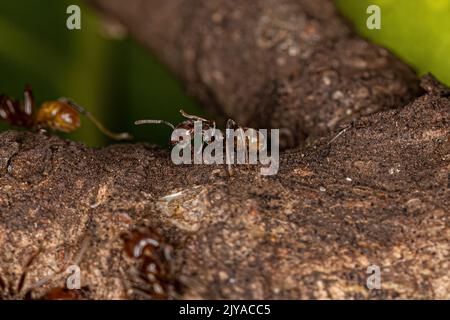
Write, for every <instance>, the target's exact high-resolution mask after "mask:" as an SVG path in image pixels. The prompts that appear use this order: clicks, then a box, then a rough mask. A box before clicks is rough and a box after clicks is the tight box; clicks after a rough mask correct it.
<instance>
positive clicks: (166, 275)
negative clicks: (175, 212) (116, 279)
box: [122, 226, 182, 300]
mask: <svg viewBox="0 0 450 320" xmlns="http://www.w3.org/2000/svg"><path fill="white" fill-rule="evenodd" d="M122 239H123V240H124V251H125V253H126V255H127V256H128V257H129V258H132V259H134V260H135V261H136V262H137V266H136V267H134V268H133V269H131V270H130V272H129V274H128V276H129V278H130V279H129V284H128V287H129V289H131V291H132V293H133V294H139V295H141V296H143V297H144V298H147V299H151V300H172V299H176V298H178V297H179V295H180V294H179V292H180V291H181V289H182V284H181V283H180V282H179V281H178V280H177V279H176V278H175V275H174V270H173V269H174V268H173V257H172V254H173V247H172V246H171V245H170V244H168V243H166V241H165V240H164V238H163V237H162V236H161V235H160V234H159V233H157V232H156V231H155V230H153V229H151V228H148V227H145V226H140V227H138V228H136V229H134V230H132V231H131V232H130V233H126V234H124V235H122Z"/></svg>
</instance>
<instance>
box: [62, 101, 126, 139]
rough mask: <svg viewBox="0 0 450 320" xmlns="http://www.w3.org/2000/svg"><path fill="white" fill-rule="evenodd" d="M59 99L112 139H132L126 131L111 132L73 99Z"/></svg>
mask: <svg viewBox="0 0 450 320" xmlns="http://www.w3.org/2000/svg"><path fill="white" fill-rule="evenodd" d="M59 101H61V102H65V103H67V104H68V105H70V106H71V107H72V108H73V109H75V110H76V111H78V112H79V113H80V114H82V115H84V116H86V117H87V118H88V119H89V120H91V121H92V123H93V124H94V125H95V126H96V127H97V128H98V129H99V130H100V131H101V132H103V133H104V134H105V135H106V136H108V137H109V138H111V139H113V140H118V141H122V140H132V139H133V136H132V135H131V134H129V133H128V132H122V133H115V132H112V131H110V130H108V129H107V128H106V127H105V126H104V125H103V124H102V123H101V122H100V121H98V120H97V118H95V117H94V116H93V115H92V114H91V113H90V112H89V111H87V110H86V109H84V108H83V107H82V106H80V105H79V104H77V103H75V102H74V101H72V100H70V99H68V98H60V99H59Z"/></svg>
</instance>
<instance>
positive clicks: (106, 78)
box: [0, 0, 201, 146]
mask: <svg viewBox="0 0 450 320" xmlns="http://www.w3.org/2000/svg"><path fill="white" fill-rule="evenodd" d="M71 4H77V5H79V6H80V7H81V13H82V14H81V23H82V29H81V30H68V29H67V28H66V20H67V18H68V17H69V15H68V14H67V13H66V10H67V7H68V6H69V5H71ZM104 20H105V19H103V18H102V17H99V16H98V14H97V13H96V12H94V11H93V10H92V9H91V8H90V7H87V6H86V5H85V4H84V3H83V2H82V1H74V0H71V1H65V0H63V1H61V0H58V1H55V0H40V1H36V0H19V1H5V0H3V1H1V10H0V70H1V77H0V92H3V93H5V94H8V95H12V96H15V97H17V98H20V99H22V96H23V88H24V85H25V84H26V83H29V84H31V85H32V87H33V89H34V94H35V97H36V100H37V103H38V105H39V104H40V103H42V102H43V101H45V100H53V99H56V98H58V97H61V96H65V97H70V98H72V99H74V100H76V101H77V102H78V103H79V104H81V105H83V106H85V107H86V108H87V109H88V110H89V111H91V112H92V113H93V114H94V115H96V116H97V118H99V119H100V120H101V121H102V122H103V123H104V124H105V125H106V126H108V127H109V128H111V129H113V130H115V131H121V130H127V131H131V132H132V133H133V134H134V135H135V137H136V138H137V140H138V141H152V142H156V143H159V144H161V145H163V146H167V142H168V139H169V135H170V129H167V128H166V127H163V126H142V127H136V126H134V125H133V123H134V121H135V120H137V119H142V118H155V119H159V118H162V119H168V120H172V121H175V122H176V121H179V120H180V119H181V117H180V116H179V114H178V110H179V109H180V107H183V108H184V109H186V110H187V111H189V112H192V113H197V114H201V112H200V111H199V110H198V107H197V106H196V105H195V103H194V102H192V101H191V100H190V99H188V98H187V97H185V96H184V95H183V91H182V88H181V86H180V84H179V83H178V82H177V80H176V79H175V78H174V77H173V75H172V74H170V73H169V72H168V71H167V70H166V69H165V68H164V67H163V66H162V65H161V64H160V63H159V62H158V61H157V60H156V59H155V58H154V57H152V56H151V55H149V54H148V52H147V51H146V50H145V49H144V48H141V47H140V46H139V45H137V44H136V43H134V41H133V40H131V39H130V38H129V37H125V38H122V39H121V40H113V39H112V38H111V37H107V36H105V32H104V30H105V28H104V25H105V24H104ZM1 126H2V127H1V128H0V130H2V131H3V130H4V129H5V128H7V125H4V124H2V125H1ZM64 136H67V137H69V138H71V139H74V140H79V141H83V142H85V143H86V144H88V145H90V146H102V145H105V144H106V143H110V142H111V141H108V138H106V137H105V136H104V135H102V134H101V133H100V132H99V131H98V130H97V129H96V128H95V127H94V126H93V125H92V124H91V123H90V122H89V121H88V120H87V119H86V118H82V127H81V128H80V129H78V130H77V131H76V132H74V133H72V134H69V135H64Z"/></svg>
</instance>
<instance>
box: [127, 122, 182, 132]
mask: <svg viewBox="0 0 450 320" xmlns="http://www.w3.org/2000/svg"><path fill="white" fill-rule="evenodd" d="M134 124H135V125H137V126H139V125H142V124H165V125H166V126H168V127H171V128H172V130H175V126H174V125H173V124H171V123H170V122H168V121H164V120H138V121H135V122H134Z"/></svg>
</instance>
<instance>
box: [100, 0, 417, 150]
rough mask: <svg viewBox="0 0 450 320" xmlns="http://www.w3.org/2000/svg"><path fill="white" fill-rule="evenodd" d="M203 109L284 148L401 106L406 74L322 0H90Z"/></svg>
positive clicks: (409, 83) (413, 84)
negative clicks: (271, 132) (278, 134)
mask: <svg viewBox="0 0 450 320" xmlns="http://www.w3.org/2000/svg"><path fill="white" fill-rule="evenodd" d="M93 2H94V3H95V4H96V5H97V6H99V7H100V8H101V9H102V11H104V12H108V13H110V14H112V15H113V16H115V17H116V18H118V19H120V20H121V21H122V22H123V23H124V24H125V25H126V27H127V28H129V30H130V31H131V33H132V34H133V35H134V36H135V37H137V38H138V39H139V40H140V41H141V42H142V43H144V44H145V45H147V46H148V47H149V48H151V49H152V50H153V51H154V52H155V53H156V54H157V55H158V56H159V57H160V58H161V59H162V60H163V61H165V62H167V64H168V65H169V66H171V67H172V69H173V70H174V71H175V72H176V73H177V74H179V75H180V76H181V77H182V78H183V79H184V80H185V83H186V86H187V89H188V91H189V92H191V93H192V94H193V95H194V96H196V97H197V98H199V99H200V101H201V102H202V103H203V105H204V106H205V107H207V108H209V109H210V110H211V111H213V112H215V113H217V114H219V115H223V116H224V117H231V118H233V119H234V120H236V121H238V122H239V123H241V124H242V125H247V126H250V127H255V128H279V129H282V133H283V136H282V142H283V146H287V147H289V146H296V145H299V144H300V143H302V142H303V141H304V139H305V138H306V137H308V136H317V135H319V136H320V135H323V134H326V133H328V132H329V131H332V130H334V129H335V128H336V127H337V126H339V125H340V124H341V123H342V122H345V121H349V120H351V119H353V118H355V117H356V118H357V117H359V116H360V115H367V114H370V113H373V112H376V111H380V110H385V109H389V108H392V107H400V106H402V105H404V104H406V102H409V101H411V98H412V97H414V96H416V95H417V94H418V82H417V78H416V77H415V75H414V73H413V72H412V71H411V70H410V69H409V67H407V66H406V65H405V64H404V63H403V62H400V61H399V60H398V59H397V58H396V57H394V56H392V55H391V54H390V53H389V52H388V51H387V50H386V49H383V48H380V47H378V46H376V45H374V44H371V43H368V42H367V41H365V40H363V39H361V38H360V37H358V36H357V35H355V34H354V33H353V32H352V31H351V29H350V28H349V27H348V26H347V24H346V23H345V21H344V19H342V18H341V16H340V15H339V14H338V13H337V11H336V9H335V8H334V6H333V4H332V2H331V1H329V0H314V1H310V0H256V1H241V0H231V1H230V0H171V1H167V0H131V1H121V0H93Z"/></svg>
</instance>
